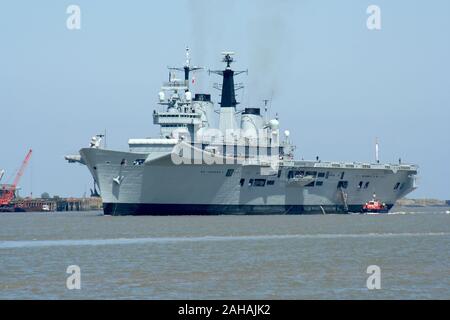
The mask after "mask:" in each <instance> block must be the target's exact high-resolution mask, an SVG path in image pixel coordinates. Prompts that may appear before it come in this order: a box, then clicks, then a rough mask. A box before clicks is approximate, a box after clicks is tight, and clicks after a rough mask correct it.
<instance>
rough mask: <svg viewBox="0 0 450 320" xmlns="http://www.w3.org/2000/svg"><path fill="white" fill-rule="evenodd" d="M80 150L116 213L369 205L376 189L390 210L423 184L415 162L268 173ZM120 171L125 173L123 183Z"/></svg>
mask: <svg viewBox="0 0 450 320" xmlns="http://www.w3.org/2000/svg"><path fill="white" fill-rule="evenodd" d="M80 153H81V155H82V157H83V159H84V161H85V162H86V165H87V166H88V167H89V169H90V171H91V173H92V175H93V176H94V178H95V180H96V181H97V183H98V186H99V189H100V192H101V195H102V199H103V203H104V204H103V208H104V213H105V214H108V215H219V214H329V213H348V212H361V211H362V207H363V205H364V204H365V203H366V202H367V201H368V199H371V198H372V196H373V193H376V194H377V197H378V198H380V199H383V201H384V202H385V203H386V206H387V207H388V209H390V208H391V207H392V206H393V205H394V203H395V201H396V200H397V199H399V198H402V197H404V196H405V195H406V194H407V193H409V192H411V191H412V190H414V189H415V180H414V175H415V174H416V173H417V171H416V168H415V167H413V166H409V165H381V164H355V163H352V164H345V163H324V162H317V161H285V162H284V163H283V164H282V165H281V166H280V167H279V168H278V170H277V172H276V173H274V174H272V175H262V174H261V168H260V167H259V166H256V165H251V164H249V165H246V164H241V165H239V164H236V165H225V164H223V165H204V164H198V165H196V164H191V165H184V164H181V165H175V164H173V163H172V161H171V159H170V157H168V156H167V155H166V156H159V157H157V158H156V159H155V160H152V161H149V162H147V163H145V162H143V163H142V164H137V163H139V161H136V160H138V159H146V158H148V157H149V156H150V154H140V153H132V152H117V151H109V150H102V149H92V148H85V149H82V150H80ZM124 159H125V161H124ZM350 166H351V167H352V168H350ZM293 171H300V172H311V173H312V174H313V176H314V177H313V178H311V180H312V181H311V182H309V183H308V184H307V185H302V184H298V183H297V182H296V181H292V180H293V179H290V178H289V175H290V173H291V172H293ZM116 177H123V178H122V179H121V181H120V184H119V183H117V182H115V181H114V179H115V178H116ZM255 181H258V184H256V183H255ZM250 182H252V183H251V184H250Z"/></svg>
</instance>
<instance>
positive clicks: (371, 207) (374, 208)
mask: <svg viewBox="0 0 450 320" xmlns="http://www.w3.org/2000/svg"><path fill="white" fill-rule="evenodd" d="M362 212H364V213H387V212H388V207H387V206H386V204H385V203H382V202H381V201H379V200H376V199H375V195H374V197H373V199H372V200H371V201H369V202H366V203H365V204H364V205H363V208H362Z"/></svg>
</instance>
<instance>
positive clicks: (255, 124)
mask: <svg viewBox="0 0 450 320" xmlns="http://www.w3.org/2000/svg"><path fill="white" fill-rule="evenodd" d="M222 54H223V60H222V61H223V62H224V63H225V66H224V67H223V69H221V70H209V73H210V74H211V73H213V74H217V75H219V76H220V77H221V78H222V83H221V84H217V85H216V86H215V87H216V88H217V89H219V90H221V95H220V103H219V104H218V105H217V109H218V110H216V108H215V105H214V103H213V100H212V98H211V95H210V94H207V93H193V92H192V91H191V88H190V87H192V85H191V81H192V77H191V73H192V72H194V71H196V70H198V69H200V68H198V67H195V66H191V64H190V57H189V51H188V49H187V50H186V63H185V65H184V66H183V67H181V68H169V79H168V81H166V82H164V83H163V85H162V87H161V91H160V92H159V107H157V108H155V110H154V111H153V123H154V124H156V125H159V126H160V136H159V137H155V138H142V139H129V141H128V145H129V150H128V151H119V150H108V149H106V148H104V147H103V146H102V143H101V136H94V137H92V139H91V141H90V146H89V147H86V148H82V149H81V150H80V151H79V154H76V155H68V156H66V157H65V158H66V160H67V161H69V162H71V163H81V164H83V165H86V166H87V168H88V169H89V171H90V172H91V174H92V177H93V178H94V182H95V185H96V186H97V187H98V189H99V191H100V195H101V197H102V200H103V210H104V213H105V214H107V215H214V214H215V215H217V214H307V213H318V214H328V213H348V212H361V211H362V208H363V206H364V204H365V203H366V202H368V201H370V200H371V199H374V198H376V199H378V200H379V201H380V202H383V204H385V206H386V207H387V208H388V210H389V209H391V208H392V206H393V205H394V203H395V201H396V200H397V199H400V198H402V197H404V196H405V195H406V194H408V193H410V192H411V191H413V190H414V189H415V188H416V176H417V166H415V165H412V164H402V163H400V161H399V163H398V164H386V163H384V164H383V163H380V162H379V161H378V160H376V161H375V162H374V163H362V162H353V161H351V162H336V161H321V160H319V159H318V158H316V159H315V160H309V161H306V160H295V159H294V149H295V147H294V145H292V143H291V141H290V132H289V131H287V130H286V131H284V132H282V133H280V128H279V120H278V119H277V118H272V119H268V116H267V110H265V109H266V108H265V107H264V106H262V108H254V107H243V108H238V102H237V101H236V93H235V91H236V90H238V89H239V88H241V87H242V85H241V84H237V83H235V81H234V77H235V76H237V75H238V74H240V73H242V72H245V71H235V70H233V69H232V63H233V57H234V54H233V52H224V53H222ZM178 71H181V72H182V74H183V75H184V77H183V78H182V79H178V78H177V77H176V75H175V73H176V72H178ZM261 109H263V110H261ZM262 111H265V112H262ZM217 113H218V114H219V116H218V125H214V124H215V122H216V118H217Z"/></svg>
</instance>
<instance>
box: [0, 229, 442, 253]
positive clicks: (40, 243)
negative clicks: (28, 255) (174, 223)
mask: <svg viewBox="0 0 450 320" xmlns="http://www.w3.org/2000/svg"><path fill="white" fill-rule="evenodd" d="M449 235H450V233H448V232H423V233H361V234H358V233H353V234H345V233H342V234H282V235H240V236H233V235H231V236H202V237H151V238H116V239H114V238H113V239H74V240H19V241H17V240H14V241H0V249H13V248H36V247H59V246H105V245H131V244H165V243H179V242H208V241H262V240H284V239H336V238H340V239H342V238H390V237H428V236H431V237H435V236H449Z"/></svg>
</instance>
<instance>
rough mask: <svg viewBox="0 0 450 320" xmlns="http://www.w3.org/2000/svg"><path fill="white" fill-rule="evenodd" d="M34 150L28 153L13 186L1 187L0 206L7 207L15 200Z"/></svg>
mask: <svg viewBox="0 0 450 320" xmlns="http://www.w3.org/2000/svg"><path fill="white" fill-rule="evenodd" d="M32 152H33V150H31V149H30V151H28V153H27V155H26V157H25V159H24V160H23V162H22V165H21V166H20V169H19V171H18V172H17V175H16V178H15V179H14V182H13V184H5V185H3V186H2V187H1V189H0V190H1V192H0V206H7V205H9V204H10V203H11V201H12V200H13V199H14V194H15V192H16V188H17V184H18V183H19V181H20V178H21V177H22V175H23V172H24V171H25V168H26V167H27V164H28V162H29V161H30V158H31V153H32Z"/></svg>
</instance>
